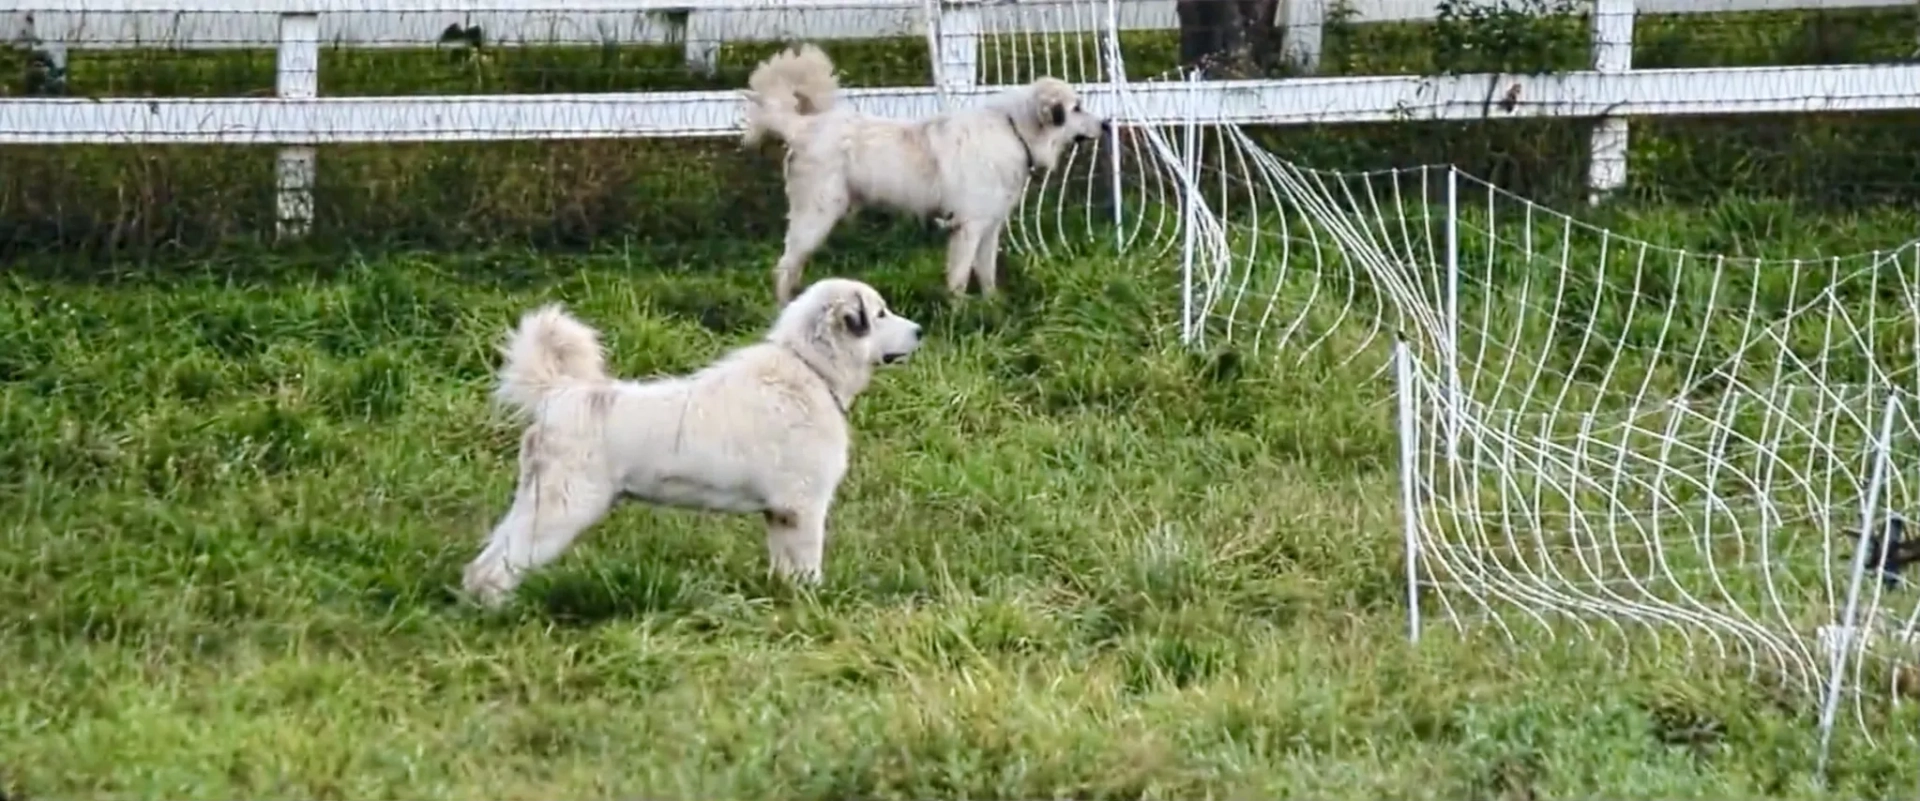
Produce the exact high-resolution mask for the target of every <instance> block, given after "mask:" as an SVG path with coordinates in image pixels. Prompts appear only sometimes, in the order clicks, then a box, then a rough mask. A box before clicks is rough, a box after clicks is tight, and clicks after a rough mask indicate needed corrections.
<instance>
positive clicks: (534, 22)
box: [0, 0, 1920, 233]
mask: <svg viewBox="0 0 1920 801" xmlns="http://www.w3.org/2000/svg"><path fill="white" fill-rule="evenodd" d="M1048 1H1049V2H1051V3H1052V4H1054V5H1070V6H1071V7H1073V8H1074V9H1075V10H1076V11H1077V12H1078V13H1074V14H1067V15H1044V14H1040V15H1037V14H1032V13H1023V12H1025V11H1029V10H1031V9H1032V8H1033V7H1034V6H1035V5H1036V3H1035V2H1033V1H1032V0H30V2H31V4H32V7H31V8H28V7H25V6H24V5H22V4H15V6H14V7H13V8H12V9H8V10H0V37H5V38H7V39H9V40H22V39H25V38H27V37H31V38H32V39H33V40H35V41H37V42H39V43H40V44H39V45H38V46H39V47H42V48H44V49H46V50H48V51H49V52H50V54H52V55H53V56H55V57H56V58H59V59H64V58H65V57H66V53H67V51H69V50H87V49H121V48H128V47H155V46H159V47H180V48H209V49H211V48H234V47H269V46H271V47H275V48H277V51H278V69H277V81H276V84H277V85H276V89H277V92H276V95H277V96H276V97H271V98H244V99H243V98H231V99H228V98H84V99H83V98H7V99H0V144H43V145H44V144H86V143H91V144H102V143H108V144H112V143H126V144H133V143H192V144H254V145H260V144H269V145H281V146H283V147H282V152H281V157H280V166H279V189H280V192H279V198H280V208H279V212H280V219H281V220H282V231H283V232H285V233H298V232H300V231H303V230H304V229H305V227H306V225H307V223H308V221H309V220H310V219H311V211H312V209H311V199H310V196H309V191H310V187H311V186H312V182H313V173H314V147H315V146H316V145H322V144H336V143H344V142H454V141H500V140H538V139H592V138H623V137H671V136H724V135H732V134H734V133H736V132H737V131H738V130H739V98H738V95H737V94H736V93H734V92H731V91H705V92H652V93H600V94H549V95H478V96H419V97H413V96H408V97H331V98H328V97H319V96H318V91H317V89H318V71H319V68H320V49H321V46H322V45H323V44H336V45H339V46H350V47H420V46H426V45H431V44H433V43H435V42H437V41H438V40H439V39H440V36H441V33H442V31H444V30H445V29H446V28H447V25H448V24H449V23H459V24H462V25H478V26H480V27H482V28H483V29H484V30H485V31H486V32H487V35H488V37H489V40H490V41H491V42H492V43H494V44H496V45H503V46H512V45H514V44H517V43H523V42H524V43H537V44H555V43H559V44H580V45H587V44H601V43H605V42H617V43H668V44H672V43H678V44H682V45H684V46H685V48H686V56H687V62H688V65H689V66H690V67H691V68H694V69H710V68H711V67H712V65H713V57H714V52H715V49H716V45H717V43H719V42H721V41H777V40H796V39H855V38H871V37H878V36H909V35H910V36H924V37H926V39H927V40H928V43H929V46H930V47H931V48H933V50H934V52H935V58H934V71H935V74H934V75H933V76H931V78H932V86H926V87H910V88H886V89H868V90H854V91H851V92H850V93H849V95H850V100H851V101H852V103H853V104H854V105H856V106H858V107H861V108H864V109H867V110H869V111H872V112H875V113H880V114H887V115H897V116H918V115H923V114H928V113H931V112H934V111H936V110H938V109H939V108H941V107H942V106H944V105H946V104H950V103H956V102H957V103H965V102H967V101H968V100H969V99H970V98H972V97H976V96H979V95H982V94H985V93H988V92H991V91H993V89H992V88H990V87H981V86H978V85H977V83H978V81H979V80H980V50H981V42H980V38H981V34H982V32H984V31H994V32H1007V31H1020V30H1026V31H1033V32H1047V31H1054V30H1060V29H1062V27H1072V28H1076V29H1079V30H1091V31H1098V32H1100V33H1102V34H1103V35H1107V36H1111V35H1114V34H1116V33H1117V32H1119V31H1124V30H1143V29H1170V28H1177V27H1178V22H1177V20H1176V19H1175V14H1174V3H1173V0H1067V2H1065V3H1062V2H1060V0H1048ZM1283 1H1284V2H1285V4H1286V5H1285V10H1284V12H1283V20H1284V21H1285V22H1286V23H1288V26H1287V31H1286V36H1287V38H1288V40H1287V42H1285V47H1287V48H1288V50H1289V51H1290V52H1293V53H1295V54H1296V57H1297V58H1299V59H1301V60H1302V61H1304V62H1306V63H1307V64H1308V65H1311V64H1313V63H1315V62H1317V59H1318V55H1319V53H1320V50H1321V47H1320V38H1321V32H1322V22H1323V21H1324V19H1325V18H1326V15H1327V13H1328V7H1329V6H1330V5H1331V4H1332V3H1333V1H1334V0H1283ZM1590 2H1591V3H1592V7H1591V8H1592V11H1593V14H1592V20H1593V28H1592V30H1593V66H1592V69H1591V70H1587V71H1580V72H1573V73H1561V74H1556V75H1498V74H1476V75H1450V76H1356V77H1339V78H1297V79H1288V80H1248V81H1210V82H1205V83H1203V84H1200V85H1199V87H1198V88H1195V86H1194V85H1193V84H1189V83H1146V84H1127V85H1124V86H1123V85H1122V84H1120V83H1119V82H1117V81H1111V80H1108V81H1106V82H1100V83H1091V82H1090V83H1086V84H1083V85H1082V86H1081V89H1082V91H1083V92H1084V93H1085V94H1086V96H1087V102H1088V103H1089V104H1090V105H1091V106H1092V107H1094V108H1101V107H1103V106H1104V107H1107V108H1111V109H1116V110H1117V109H1119V108H1121V104H1120V103H1119V98H1118V97H1117V93H1119V92H1122V91H1125V92H1128V93H1130V94H1131V95H1132V98H1131V108H1132V109H1134V111H1133V113H1129V114H1127V115H1126V116H1125V118H1124V119H1123V120H1122V122H1123V123H1124V124H1136V125H1154V124H1167V123H1174V122H1183V121H1188V120H1197V121H1199V122H1203V123H1262V124H1281V125H1284V124H1307V123H1340V122H1393V121H1408V120H1436V119H1456V120H1458V119H1481V118H1499V119H1504V118H1520V117H1541V116H1548V117H1571V118H1595V119H1599V120H1600V121H1601V122H1600V124H1599V125H1596V126H1595V132H1594V134H1593V143H1592V148H1593V159H1592V166H1591V169H1590V175H1589V185H1590V186H1591V187H1592V188H1593V190H1594V192H1595V193H1596V194H1599V193H1604V192H1607V191H1610V190H1612V189H1615V188H1618V187H1619V186H1621V185H1623V184H1624V182H1625V180H1626V152H1627V139H1628V129H1627V123H1626V118H1627V117H1632V116H1671V115H1689V114H1753V113H1783V112H1784V113H1792V112H1811V111H1884V110H1898V109H1915V108H1920V65H1908V64H1901V65H1854V66H1826V67H1757V68H1720V69H1688V70H1633V69H1632V52H1633V29H1634V18H1635V16H1636V14H1655V13H1659V14H1681V13H1703V12H1739V11H1761V10H1785V9H1833V8H1859V7H1884V6H1901V5H1908V6H1911V5H1914V4H1915V2H1916V0H1590ZM1345 6H1346V9H1347V10H1349V11H1351V12H1352V14H1353V16H1352V17H1351V18H1350V20H1349V21H1350V22H1353V23H1367V22H1383V21H1393V20H1421V19H1432V18H1433V17H1434V16H1435V14H1436V7H1437V3H1436V0H1348V2H1346V3H1345ZM1063 20H1065V21H1066V22H1062V21H1063ZM1075 21H1078V22H1075Z"/></svg>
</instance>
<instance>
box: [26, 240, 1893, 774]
mask: <svg viewBox="0 0 1920 801" xmlns="http://www.w3.org/2000/svg"><path fill="white" fill-rule="evenodd" d="M1648 219H1651V220H1654V223H1650V224H1649V225H1676V224H1689V225H1694V226H1698V225H1700V224H1701V221H1700V220H1699V219H1695V218H1685V214H1684V213H1683V212H1672V213H1668V214H1665V215H1650V216H1649V217H1648ZM1819 228H1820V226H1817V225H1811V224H1809V225H1807V226H1805V227H1803V228H1796V229H1793V230H1789V231H1782V232H1780V234H1779V236H1780V237H1784V239H1776V240H1774V241H1773V242H1771V243H1769V244H1765V245H1763V247H1764V246H1778V247H1789V248H1790V247H1792V246H1793V244H1794V243H1795V242H1801V243H1806V242H1807V241H1808V240H1805V239H1804V238H1801V239H1795V238H1794V237H1799V236H1801V232H1802V231H1804V230H1817V229H1819ZM1643 230H1644V229H1643ZM872 233H873V232H872V231H870V230H862V229H861V228H855V229H853V230H851V231H849V232H848V233H846V234H843V235H842V236H840V237H836V241H835V242H834V243H831V244H830V245H829V247H828V249H827V251H826V252H825V253H824V254H823V256H822V260H821V262H820V263H819V264H817V265H816V266H815V267H814V269H813V270H812V271H811V275H813V276H815V277H818V276H822V275H829V274H842V275H853V276H858V277H862V278H865V279H867V280H870V281H872V282H873V283H875V284H876V285H878V286H879V287H880V288H881V289H882V291H883V292H885V293H887V294H888V295H889V296H890V297H892V298H893V299H894V300H895V303H896V305H897V306H898V307H899V308H900V309H901V311H902V312H903V313H906V314H909V315H910V316H914V317H916V318H917V319H920V320H921V321H923V322H925V323H927V324H928V326H929V329H930V332H931V339H930V341H929V343H928V345H927V347H926V348H925V349H924V350H923V351H922V354H921V357H920V358H917V359H916V360H915V361H914V362H912V363H911V364H909V365H907V366H904V367H902V368H899V369H895V370H891V371H889V372H887V373H885V374H883V375H882V376H881V378H880V379H879V380H878V381H877V382H876V386H875V388H874V389H873V391H872V393H871V394H870V395H868V396H865V397H863V399H862V400H861V402H860V404H859V405H858V407H857V408H856V410H855V412H854V423H855V426H856V429H857V436H856V442H855V445H854V467H853V470H852V472H851V475H850V476H849V478H848V480H847V482H846V484H845V486H844V488H843V490H842V493H841V496H840V503H839V506H838V509H837V512H836V514H835V516H834V518H833V520H832V523H831V531H832V539H831V541H830V544H829V547H828V562H827V577H826V581H825V583H824V585H823V586H822V587H821V588H820V589H819V590H818V591H816V592H811V593H805V592H799V591H795V590H793V589H790V588H786V587H783V586H781V585H779V584H777V583H775V582H772V581H770V580H768V579H767V578H765V576H764V571H765V554H764V551H763V546H762V544H761V538H760V536H759V533H758V523H757V521H755V520H750V519H745V518H727V517H708V516H702V515H697V514H692V513H684V512H669V511H657V510H652V509H648V508H644V507H627V508H624V509H622V510H620V511H618V512H616V513H615V514H614V515H613V516H611V517H610V518H609V519H608V520H607V521H606V522H604V523H603V524H601V525H600V526H599V527H598V528H597V529H595V530H594V531H593V532H592V533H591V534H589V535H588V536H587V537H585V538H584V539H583V542H582V544H581V545H580V546H579V547H577V548H576V549H575V550H574V551H572V552H571V553H569V554H568V555H567V556H565V557H564V558H563V559H561V560H560V561H559V562H557V563H556V564H554V565H553V566H552V567H551V568H550V569H549V570H547V571H545V572H543V573H540V574H538V575H537V576H536V578H534V579H533V580H532V581H531V582H530V583H529V584H528V585H527V586H526V587H525V588H524V590H523V591H522V593H521V595H520V597H519V598H518V599H517V601H516V603H515V605H514V606H512V607H511V608H509V609H507V610H505V611H504V612H502V613H498V614H487V613H483V612H480V611H478V610H476V609H474V608H472V607H470V606H469V605H467V604H465V603H463V602H462V601H461V600H460V598H459V597H458V595H457V593H456V592H455V591H454V589H453V587H454V585H455V584H456V583H457V581H458V576H459V569H460V566H461V564H462V563H463V562H464V561H465V560H467V559H468V558H470V557H471V556H472V555H473V553H474V552H475V550H476V548H477V547H478V545H479V540H480V538H481V537H482V536H483V535H484V534H485V532H486V530H487V529H488V527H489V526H490V524H491V523H492V522H493V520H494V518H495V516H496V515H498V514H500V513H501V512H502V510H503V509H504V506H505V504H506V502H507V500H508V497H509V492H510V489H511V487H510V485H511V481H512V478H511V476H512V467H511V465H512V459H513V447H514V444H515V441H516V436H515V435H516V432H515V430H514V428H513V427H512V426H510V425H508V424H506V423H505V422H503V421H502V420H500V419H499V417H498V416H497V415H494V414H493V413H491V412H490V411H489V407H488V405H487V399H486V396H487V392H488V389H489V373H490V371H491V370H492V369H494V367H495V355H494V353H493V351H492V347H493V346H494V344H495V343H496V342H497V341H498V337H499V336H500V334H501V333H503V331H504V329H505V328H506V326H508V325H509V324H510V323H511V322H512V321H513V320H514V319H515V318H516V316H517V315H518V314H519V313H520V312H522V311H524V310H525V309H527V308H529V307H531V306H533V305H535V304H538V303H541V302H545V301H548V300H563V301H566V302H567V303H569V304H570V305H572V306H573V307H574V308H575V309H576V310H577V311H578V312H579V313H580V314H581V315H583V316H584V317H585V318H586V319H588V320H590V321H591V322H593V323H594V324H596V325H598V326H600V327H601V328H602V329H603V330H604V331H605V332H606V333H607V339H608V342H609V345H610V347H611V349H612V358H613V361H614V364H615V365H616V366H617V367H618V369H619V371H620V372H621V373H623V374H627V375H633V376H644V375H649V374H654V373H659V372H667V371H679V370H685V369H689V368H692V367H695V366H698V365H700V364H702V363H704V362H706V361H707V360H708V359H711V358H712V357H714V356H715V355H717V354H718V353H720V352H722V351H723V350H724V349H725V348H727V347H729V346H731V345H734V344H738V343H742V342H745V341H748V340H750V339H752V338H753V337H755V336H756V335H757V334H758V332H759V331H760V330H761V328H762V326H763V325H764V324H765V323H766V320H767V315H768V313H769V309H768V304H767V293H768V292H769V291H770V290H769V288H768V286H767V285H766V275H765V264H766V263H767V261H768V256H769V255H770V254H768V253H767V252H766V247H770V245H766V244H762V245H759V246H755V247H748V248H744V249H743V251H744V252H743V253H742V254H741V255H738V256H726V257H724V258H722V259H721V260H720V261H719V262H718V263H714V262H712V261H710V262H709V263H707V264H704V265H702V267H701V268H700V269H685V268H681V267H678V266H676V265H674V264H659V263H651V262H647V261H644V260H642V259H639V258H637V257H629V256H623V255H620V254H618V253H600V254H596V255H585V256H553V255H537V254H526V253H506V252H488V253H475V254H469V255H418V254H415V255H389V256H382V257H379V258H375V259H366V260H362V259H339V260H326V259H315V260H303V259H294V258H291V257H284V258H270V257H255V256H244V255H235V256H233V257H231V258H229V259H227V260H225V261H221V262H217V263H216V262H206V263H201V264H199V265H196V266H191V267H187V268H177V267H176V268H167V269H162V268H158V267H151V266H149V267H141V268H133V267H123V268H121V269H119V270H117V271H115V272H112V273H90V272H86V271H82V270H65V271H63V270H60V269H55V268H54V266H48V267H47V268H45V269H41V268H39V267H38V266H34V267H32V268H31V269H20V270H16V271H15V272H14V273H13V274H12V275H11V276H10V277H8V278H7V279H5V281H6V283H5V284H4V285H0V442H5V443H6V446H5V447H4V448H0V482H4V483H0V521H3V522H0V531H4V534H0V537H4V539H0V543H3V544H0V604H4V606H5V608H6V609H7V612H6V613H5V614H3V615H0V660H3V661H4V664H6V665H7V666H8V669H7V670H5V671H0V782H4V784H0V786H4V788H5V790H6V793H7V794H8V795H9V797H16V798H18V797H28V798H56V797H168V798H240V797H255V796H265V797H313V798H372V797H395V798H400V797H405V798H480V797H485V798H496V797H497V798H526V799H535V798H560V797H585V796H616V795H617V796H623V797H661V798H691V797H718V798H744V797H763V796H779V797H794V798H823V799H824V798H846V797H879V798H931V797H961V796H966V797H1002V798H1013V797H1058V796H1074V797H1089V798H1095V797H1098V798H1143V797H1227V796H1231V797H1310V796H1314V797H1327V798H1375V797H1420V798H1494V797H1500V798H1557V797H1570V796H1610V797H1663V798H1664V797H1683V796H1684V797H1707V796H1712V797H1738V796H1760V795H1766V796H1779V797H1874V798H1878V797H1888V796H1891V795H1893V794H1896V793H1902V792H1905V791H1907V790H1909V789H1910V787H1911V782H1912V771H1911V767H1910V766H1911V765H1912V764H1913V763H1914V760H1915V758H1916V757H1917V756H1920V753H1916V747H1915V744H1914V742H1913V740H1912V739H1911V738H1907V737H1904V736H1903V735H1902V734H1901V732H1903V731H1909V730H1911V726H1912V724H1913V723H1914V721H1913V720H1912V719H1911V718H1912V717H1913V715H1912V707H1911V705H1909V706H1908V707H1906V708H1905V711H1904V712H1902V713H1900V714H1898V715H1893V716H1891V717H1887V716H1885V715H1881V714H1879V713H1877V712H1876V713H1875V714H1874V715H1873V720H1874V722H1875V725H1876V726H1881V727H1883V728H1884V730H1883V731H1881V742H1882V747H1881V748H1878V749H1870V748H1867V747H1865V746H1864V745H1863V744H1862V743H1861V741H1860V740H1859V738H1858V737H1857V736H1855V735H1853V734H1851V733H1850V732H1851V731H1852V728H1851V724H1850V723H1848V721H1846V720H1843V724H1845V725H1843V727H1842V731H1843V735H1842V737H1841V738H1840V741H1839V752H1838V758H1837V762H1836V764H1835V766H1834V769H1833V772H1832V779H1833V785H1832V786H1831V787H1830V788H1829V789H1828V790H1826V791H1824V792H1823V791H1821V790H1819V789H1818V788H1817V787H1816V786H1815V784H1814V782H1813V773H1812V769H1813V760H1814V756H1813V755H1814V744H1815V739H1814V737H1813V717H1812V714H1811V712H1812V709H1813V707H1812V705H1811V703H1810V702H1809V700H1808V699H1807V698H1806V697H1805V696H1804V695H1801V694H1796V693H1792V692H1785V691H1782V690H1780V689H1778V688H1776V687H1775V686H1774V685H1772V684H1770V683H1768V682H1767V681H1764V680H1755V679H1753V678H1751V677H1750V676H1749V675H1748V673H1747V670H1746V666H1745V663H1744V661H1741V660H1738V659H1735V658H1728V659H1725V660H1720V659H1715V658H1713V656H1712V655H1711V653H1704V654H1696V655H1694V656H1692V657H1689V656H1687V655H1686V654H1684V653H1682V652H1681V651H1679V650H1677V649H1672V648H1669V649H1665V650H1659V651H1656V650H1653V649H1648V648H1644V647H1638V646H1636V647H1634V648H1633V649H1631V650H1630V651H1629V653H1631V654H1632V657H1631V658H1629V659H1625V660H1621V659H1618V658H1617V657H1618V656H1619V654H1620V653H1621V652H1622V649H1621V648H1620V645H1619V643H1614V642H1610V641H1605V640H1600V641H1591V642H1589V641H1582V640H1579V639H1578V638H1568V637H1564V636H1563V637H1562V638H1560V639H1559V640H1558V641H1557V642H1556V641H1549V640H1548V639H1547V638H1545V637H1544V636H1542V637H1539V638H1537V639H1534V640H1530V641H1527V642H1525V643H1523V644H1522V645H1521V647H1518V648H1512V647H1506V646H1504V645H1502V644H1501V643H1500V642H1499V641H1498V640H1497V638H1495V637H1494V636H1493V635H1491V634H1489V633H1487V630H1484V629H1483V630H1479V631H1478V633H1475V632H1474V631H1471V630H1470V632H1469V633H1468V634H1467V635H1465V636H1462V635H1457V634H1454V633H1452V632H1451V631H1449V630H1445V629H1443V628H1440V627H1432V628H1429V629H1428V630H1427V632H1426V635H1425V638H1424V639H1423V641H1422V642H1421V643H1420V644H1419V645H1417V646H1414V645H1411V644H1409V642H1408V640H1407V634H1406V630H1405V627H1406V622H1405V616H1406V603H1405V598H1404V589H1403V588H1404V585H1403V581H1404V579H1403V576H1402V566H1401V558H1402V554H1401V549H1400V547H1399V544H1398V543H1399V541H1400V539H1399V534H1398V531H1399V512H1398V508H1397V504H1396V502H1395V501H1394V498H1395V497H1396V489H1395V488H1396V478H1395V468H1394V466H1395V463H1396V462H1395V460H1396V458H1397V451H1396V446H1395V441H1394V435H1393V428H1392V426H1391V424H1390V417H1389V408H1390V404H1389V403H1387V400H1388V392H1389V388H1388V386H1387V385H1386V384H1384V383H1383V382H1380V381H1374V380H1370V379H1369V378H1368V375H1369V374H1370V371H1371V370H1372V368H1373V367H1374V366H1375V365H1377V361H1372V360H1369V359H1362V360H1360V361H1359V362H1356V363H1355V364H1354V365H1351V366H1348V367H1344V368H1343V367H1336V366H1334V365H1335V364H1337V362H1338V360H1337V359H1335V358H1332V357H1326V358H1319V357H1315V358H1308V359H1306V360H1304V361H1302V362H1300V363H1298V364H1296V363H1295V361H1294V360H1293V359H1281V358H1276V357H1272V356H1263V357H1261V358H1254V359H1240V360H1238V361H1237V369H1225V368H1224V367H1223V364H1224V362H1223V361H1222V357H1221V356H1219V355H1218V354H1215V355H1213V356H1206V355H1189V354H1186V353H1183V352H1182V351H1181V350H1180V349H1178V348H1177V347H1175V346H1174V345H1173V343H1172V339H1173V337H1172V335H1171V331H1172V329H1173V327H1174V320H1173V315H1174V312H1175V310H1176V309H1177V308H1178V307H1177V303H1176V302H1175V300H1174V299H1175V298H1177V294H1176V293H1175V289H1174V287H1175V283H1174V276H1173V275H1172V274H1171V273H1170V272H1169V271H1168V270H1167V268H1165V267H1153V266H1151V265H1144V264H1137V263H1133V262H1130V261H1127V260H1122V259H1113V258H1110V257H1103V256H1100V255H1097V254H1092V255H1087V256H1084V257H1082V258H1079V259H1075V260H1067V261H1061V262H1058V263H1033V262H1027V263H1016V265H1015V266H1014V267H1013V268H1012V271H1013V273H1014V286H1013V287H1012V290H1011V293H1010V296H1009V297H1008V298H1007V299H1006V300H1005V301H1003V302H1000V303H979V302H975V303H970V304H967V305H965V306H963V307H960V308H949V307H948V306H947V304H946V303H945V301H944V299H943V298H942V294H941V290H940V289H939V288H938V287H939V277H938V273H939V270H938V268H937V266H936V263H935V262H936V260H937V258H938V248H937V246H936V245H935V244H934V243H933V242H932V241H930V240H931V239H932V237H931V236H927V237H921V238H917V239H913V238H900V239H894V240H888V239H886V238H885V237H875V236H871V234H872ZM876 243H877V244H876ZM1018 261H1019V260H1016V262H1018ZM1337 344H1339V343H1338V342H1336V345H1337ZM1349 344H1351V343H1350V342H1349ZM1329 353H1332V351H1329ZM1429 603H1431V600H1429ZM1429 611H1430V613H1431V610H1429ZM1639 642H1640V644H1641V645H1644V644H1646V642H1647V641H1645V640H1641V641H1639ZM1763 678H1764V677H1763ZM1883 718H1884V719H1883Z"/></svg>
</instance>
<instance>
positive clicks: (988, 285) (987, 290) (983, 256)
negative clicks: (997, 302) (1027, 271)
mask: <svg viewBox="0 0 1920 801" xmlns="http://www.w3.org/2000/svg"><path fill="white" fill-rule="evenodd" d="M1006 226H1007V223H1006V221H1005V220H996V221H995V222H993V223H992V224H990V225H988V226H987V230H986V233H985V234H982V235H981V237H980V247H979V249H978V250H977V251H976V252H975V253H974V255H973V278H974V282H975V283H978V284H979V285H980V294H981V295H982V296H984V297H989V298H990V297H993V296H994V295H997V294H999V293H1000V232H1001V231H1002V230H1005V229H1006Z"/></svg>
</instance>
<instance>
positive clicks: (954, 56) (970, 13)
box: [933, 0, 980, 95]
mask: <svg viewBox="0 0 1920 801" xmlns="http://www.w3.org/2000/svg"><path fill="white" fill-rule="evenodd" d="M934 8H935V9H936V13H935V15H934V18H933V27H934V29H935V31H936V33H935V37H934V38H935V42H934V43H935V46H936V49H935V50H934V53H933V81H934V85H935V86H938V87H940V92H941V94H942V95H945V94H946V93H947V92H952V91H956V90H964V89H971V88H973V86H974V85H975V84H977V83H979V82H980V3H979V0H937V2H935V4H934Z"/></svg>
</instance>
